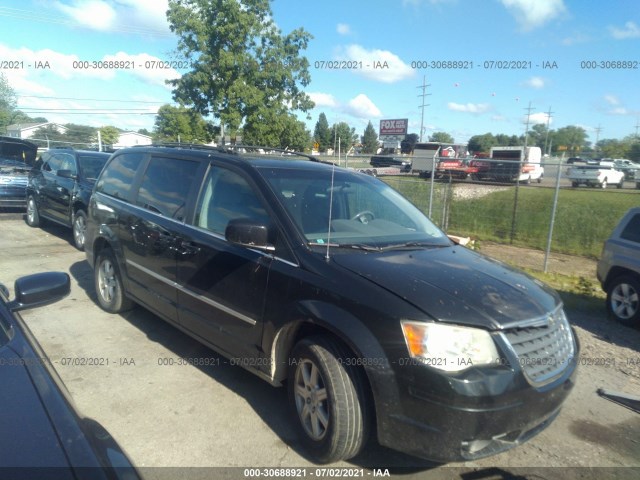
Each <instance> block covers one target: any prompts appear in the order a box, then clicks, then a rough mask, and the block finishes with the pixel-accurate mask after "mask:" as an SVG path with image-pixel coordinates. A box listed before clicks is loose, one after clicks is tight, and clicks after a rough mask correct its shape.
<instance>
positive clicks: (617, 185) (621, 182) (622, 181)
mask: <svg viewBox="0 0 640 480" xmlns="http://www.w3.org/2000/svg"><path fill="white" fill-rule="evenodd" d="M622 187H624V178H623V179H622V180H620V182H619V183H617V184H616V188H618V189H620V188H622Z"/></svg>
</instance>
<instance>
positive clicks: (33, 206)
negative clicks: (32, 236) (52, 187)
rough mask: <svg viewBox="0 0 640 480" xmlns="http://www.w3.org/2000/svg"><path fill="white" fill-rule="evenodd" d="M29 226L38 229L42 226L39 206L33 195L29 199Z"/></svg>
mask: <svg viewBox="0 0 640 480" xmlns="http://www.w3.org/2000/svg"><path fill="white" fill-rule="evenodd" d="M26 218H27V225H29V226H30V227H33V228H36V227H39V226H40V213H39V212H38V204H37V203H36V199H35V198H34V197H33V195H29V197H28V198H27V217H26Z"/></svg>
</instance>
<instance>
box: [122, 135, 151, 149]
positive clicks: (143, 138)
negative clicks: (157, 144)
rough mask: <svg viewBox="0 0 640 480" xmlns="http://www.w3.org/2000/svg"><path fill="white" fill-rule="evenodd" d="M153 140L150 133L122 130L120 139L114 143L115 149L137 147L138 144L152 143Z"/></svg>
mask: <svg viewBox="0 0 640 480" xmlns="http://www.w3.org/2000/svg"><path fill="white" fill-rule="evenodd" d="M152 143H153V140H152V139H151V137H150V136H149V135H143V134H142V133H138V132H122V133H120V136H119V137H118V141H117V142H116V143H115V144H114V145H113V148H114V149H118V148H126V147H135V146H136V145H151V144H152Z"/></svg>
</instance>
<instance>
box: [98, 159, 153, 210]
mask: <svg viewBox="0 0 640 480" xmlns="http://www.w3.org/2000/svg"><path fill="white" fill-rule="evenodd" d="M142 158H143V154H142V153H126V154H122V155H118V156H117V157H114V158H113V159H112V160H111V162H109V165H107V166H106V167H105V170H104V172H102V175H101V176H100V180H98V183H97V185H96V191H97V192H101V193H104V194H105V195H110V196H112V197H116V198H121V199H123V200H128V199H129V191H130V189H131V183H132V182H133V177H134V176H135V174H136V170H137V169H138V165H140V162H141V161H142Z"/></svg>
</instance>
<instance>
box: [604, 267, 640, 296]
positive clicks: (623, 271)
mask: <svg viewBox="0 0 640 480" xmlns="http://www.w3.org/2000/svg"><path fill="white" fill-rule="evenodd" d="M622 276H630V277H633V278H635V279H636V280H637V281H638V282H640V273H638V272H636V271H634V270H631V269H629V268H626V267H621V266H615V267H611V270H609V273H608V274H607V278H606V279H605V281H604V283H603V285H602V288H603V290H604V291H608V290H609V287H611V284H612V283H613V282H614V280H615V279H616V278H619V277H622Z"/></svg>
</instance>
